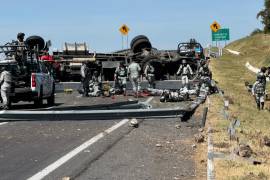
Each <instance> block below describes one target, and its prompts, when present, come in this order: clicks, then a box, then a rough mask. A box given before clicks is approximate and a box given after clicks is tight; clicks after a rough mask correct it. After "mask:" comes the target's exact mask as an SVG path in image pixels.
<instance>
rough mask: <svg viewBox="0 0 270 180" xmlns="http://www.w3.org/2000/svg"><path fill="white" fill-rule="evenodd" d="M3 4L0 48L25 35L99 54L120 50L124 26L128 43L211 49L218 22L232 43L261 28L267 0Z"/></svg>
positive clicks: (34, 0) (15, 0)
mask: <svg viewBox="0 0 270 180" xmlns="http://www.w3.org/2000/svg"><path fill="white" fill-rule="evenodd" d="M0 1H1V3H0V4H1V10H0V18H1V23H0V44H5V42H8V41H10V40H12V39H14V40H15V39H16V36H17V33H18V32H24V33H25V34H26V37H27V36H30V35H40V36H42V37H43V38H44V39H45V40H51V41H52V48H53V49H59V50H61V49H62V47H63V44H64V42H70V43H73V42H86V43H87V44H88V46H89V49H90V50H91V51H96V52H112V51H115V50H120V49H122V36H121V34H120V32H119V28H120V27H121V26H122V25H123V24H126V25H127V26H128V27H129V28H130V32H129V35H128V40H129V42H130V40H131V39H132V38H133V37H135V36H136V35H141V34H143V35H146V36H147V37H148V38H149V39H150V41H151V43H152V46H154V47H156V48H158V49H176V47H177V44H178V43H180V42H185V41H188V40H189V39H190V38H195V39H196V40H197V41H198V42H200V43H201V44H202V45H203V46H206V45H207V44H211V30H210V25H211V24H212V23H213V22H214V21H217V22H218V23H219V24H220V25H221V27H222V28H230V37H231V41H233V40H236V39H239V38H242V37H245V36H247V35H249V34H250V33H251V32H252V31H253V30H254V29H256V28H262V27H263V26H262V24H261V22H260V20H257V19H256V15H257V13H258V12H259V11H260V10H261V9H262V8H263V2H264V1H263V0H72V1H70V0H65V1H64V0H58V1H57V0H46V1H39V0H27V1H22V0H9V1H4V0H0ZM126 38H127V37H124V39H125V40H126ZM125 47H127V44H126V42H125Z"/></svg>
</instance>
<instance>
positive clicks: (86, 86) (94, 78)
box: [81, 61, 155, 97]
mask: <svg viewBox="0 0 270 180" xmlns="http://www.w3.org/2000/svg"><path fill="white" fill-rule="evenodd" d="M89 64H90V63H83V64H82V66H81V77H82V86H83V96H85V97H88V96H99V95H100V93H101V85H102V83H101V77H100V73H99V72H98V71H95V70H94V71H93V72H92V70H91V69H90V68H89ZM141 71H142V68H141V67H140V65H139V64H138V63H137V62H135V61H133V62H131V63H130V64H129V66H126V65H125V63H124V62H120V63H119V66H118V67H117V68H116V70H115V73H114V85H113V90H114V93H116V94H123V95H127V87H126V86H127V80H128V78H129V80H130V82H131V84H132V89H133V93H134V95H135V96H139V93H140V90H141V75H142V74H141ZM154 72H155V68H154V67H153V66H152V65H151V64H150V63H148V64H147V65H146V66H145V70H144V74H145V77H146V79H147V80H148V82H149V87H150V88H155V74H154ZM91 87H93V88H91Z"/></svg>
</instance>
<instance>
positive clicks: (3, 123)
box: [0, 122, 8, 126]
mask: <svg viewBox="0 0 270 180" xmlns="http://www.w3.org/2000/svg"><path fill="white" fill-rule="evenodd" d="M7 123H8V122H2V123H0V126H1V125H5V124H7Z"/></svg>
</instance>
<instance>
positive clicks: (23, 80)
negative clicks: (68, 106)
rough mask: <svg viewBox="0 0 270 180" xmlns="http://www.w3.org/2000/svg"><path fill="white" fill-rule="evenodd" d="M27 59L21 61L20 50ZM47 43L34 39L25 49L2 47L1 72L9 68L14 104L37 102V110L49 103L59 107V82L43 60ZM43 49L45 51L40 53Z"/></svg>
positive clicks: (11, 100)
mask: <svg viewBox="0 0 270 180" xmlns="http://www.w3.org/2000/svg"><path fill="white" fill-rule="evenodd" d="M19 47H20V48H23V50H22V51H23V53H22V54H23V56H21V57H19V58H18V57H17V52H18V48H19ZM44 48H45V41H44V40H43V39H42V38H41V37H40V36H30V37H28V38H27V39H26V41H25V45H24V46H18V45H15V43H14V41H13V42H12V43H7V44H6V45H4V46H0V54H2V55H1V57H2V59H1V60H0V69H2V67H4V66H5V67H6V69H7V70H8V71H10V72H11V75H12V87H11V93H10V102H11V103H17V102H19V101H28V102H31V101H34V104H35V105H37V106H40V105H42V103H43V99H46V100H47V102H48V104H49V105H53V104H54V103H55V97H54V94H55V82H54V78H53V75H52V74H51V72H50V71H49V70H48V68H47V66H46V65H45V63H44V62H42V61H40V60H39V56H40V54H41V50H42V49H44ZM40 49H41V50H40Z"/></svg>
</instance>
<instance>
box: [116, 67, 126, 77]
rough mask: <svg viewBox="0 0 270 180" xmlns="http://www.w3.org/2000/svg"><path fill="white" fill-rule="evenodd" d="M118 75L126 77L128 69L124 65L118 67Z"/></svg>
mask: <svg viewBox="0 0 270 180" xmlns="http://www.w3.org/2000/svg"><path fill="white" fill-rule="evenodd" d="M118 75H119V76H120V77H126V76H127V70H126V68H124V67H119V69H118Z"/></svg>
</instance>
